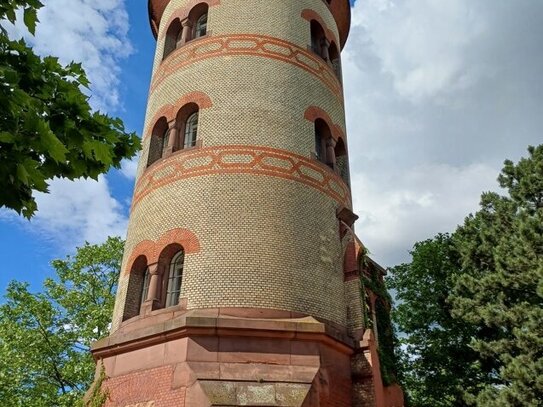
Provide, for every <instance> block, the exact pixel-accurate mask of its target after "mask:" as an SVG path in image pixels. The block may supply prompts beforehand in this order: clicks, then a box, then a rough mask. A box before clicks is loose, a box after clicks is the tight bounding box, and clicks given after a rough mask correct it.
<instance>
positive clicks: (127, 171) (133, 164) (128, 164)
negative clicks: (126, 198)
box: [120, 154, 140, 180]
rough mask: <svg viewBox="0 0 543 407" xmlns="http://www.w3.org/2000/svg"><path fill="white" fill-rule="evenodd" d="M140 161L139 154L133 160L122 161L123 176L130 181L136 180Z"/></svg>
mask: <svg viewBox="0 0 543 407" xmlns="http://www.w3.org/2000/svg"><path fill="white" fill-rule="evenodd" d="M139 159H140V156H139V154H138V155H137V156H136V157H135V158H133V159H131V160H122V161H121V170H120V171H121V174H123V175H124V176H125V177H126V178H128V179H130V180H134V179H136V172H137V170H138V161H139Z"/></svg>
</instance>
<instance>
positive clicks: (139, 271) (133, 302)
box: [123, 256, 149, 321]
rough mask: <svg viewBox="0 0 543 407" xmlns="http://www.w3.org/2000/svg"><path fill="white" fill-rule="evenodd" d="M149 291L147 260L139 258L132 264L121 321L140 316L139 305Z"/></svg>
mask: <svg viewBox="0 0 543 407" xmlns="http://www.w3.org/2000/svg"><path fill="white" fill-rule="evenodd" d="M148 290H149V268H148V266H147V258H146V257H145V256H139V257H137V258H136V260H135V261H134V263H133V264H132V269H131V270H130V275H129V277H128V287H127V289H126V300H125V303H124V309H123V321H126V320H127V319H130V318H133V317H135V316H137V315H139V314H140V310H141V305H142V304H143V302H144V301H145V300H146V299H147V293H148Z"/></svg>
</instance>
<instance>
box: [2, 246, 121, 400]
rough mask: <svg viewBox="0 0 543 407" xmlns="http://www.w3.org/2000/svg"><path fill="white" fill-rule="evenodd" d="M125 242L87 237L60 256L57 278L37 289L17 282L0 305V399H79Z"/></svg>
mask: <svg viewBox="0 0 543 407" xmlns="http://www.w3.org/2000/svg"><path fill="white" fill-rule="evenodd" d="M123 247H124V243H123V241H122V240H120V239H119V238H109V239H108V240H107V241H106V242H105V243H104V244H102V245H90V244H85V245H84V246H83V247H80V248H78V250H77V253H76V254H75V256H73V257H71V256H68V257H67V258H66V259H65V260H54V261H53V262H52V266H53V267H54V269H55V270H56V273H57V278H56V279H47V280H46V281H45V283H44V289H43V291H42V292H39V293H32V292H30V290H29V287H28V285H27V284H24V283H18V282H12V283H10V285H9V286H8V289H7V293H6V295H5V302H4V303H3V304H2V305H1V306H0V401H1V403H0V404H2V405H9V406H13V407H18V406H21V407H22V406H32V407H41V406H43V407H50V406H61V407H64V406H65V407H68V406H70V407H71V406H74V405H76V403H77V401H78V400H80V399H81V396H82V394H83V393H84V392H85V391H86V390H87V389H88V388H89V386H90V384H91V382H92V379H93V378H94V371H95V365H94V362H93V360H92V357H91V355H90V352H89V346H90V343H91V342H92V341H94V340H96V339H99V338H101V337H103V336H105V335H107V331H108V325H109V322H110V319H111V314H112V311H113V304H114V294H115V290H116V283H117V279H118V276H119V271H120V267H121V258H122V252H123Z"/></svg>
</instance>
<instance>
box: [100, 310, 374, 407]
mask: <svg viewBox="0 0 543 407" xmlns="http://www.w3.org/2000/svg"><path fill="white" fill-rule="evenodd" d="M216 312H217V314H216V315H209V311H207V312H206V313H207V315H206V314H205V313H204V314H203V313H202V312H201V311H200V312H198V311H193V312H190V311H189V312H185V313H184V314H181V315H175V313H171V314H161V315H157V316H155V317H153V318H146V319H145V320H144V322H143V320H142V322H138V321H136V322H135V323H133V324H128V325H125V326H123V328H122V329H121V330H120V331H118V332H116V333H115V334H114V335H112V336H110V337H108V338H106V339H104V340H102V341H100V342H98V343H96V344H95V346H94V347H93V355H94V357H95V359H97V362H98V363H97V366H98V369H100V366H101V365H102V363H103V366H104V368H105V373H106V376H107V380H106V381H105V382H104V384H103V388H104V390H106V391H107V393H108V400H107V402H106V404H105V406H106V407H112V406H122V407H151V406H153V407H173V406H176V407H178V406H190V407H200V406H285V407H287V406H288V407H290V406H292V407H294V406H304V407H306V406H307V407H321V406H334V407H350V406H355V405H360V406H362V405H376V404H375V400H371V397H370V398H369V399H367V400H366V401H368V402H369V403H366V402H364V401H363V400H364V398H362V399H360V402H356V401H355V402H354V403H353V388H354V386H353V384H352V383H353V381H352V377H351V356H352V355H353V352H354V348H355V346H354V344H353V343H352V342H351V341H350V340H349V338H348V337H347V336H344V335H342V334H341V333H340V332H338V331H336V330H333V329H331V328H329V327H327V325H326V324H323V323H321V322H318V321H316V320H315V319H313V318H310V317H305V318H285V319H258V318H241V317H229V316H220V315H218V311H216ZM151 322H152V323H151ZM100 362H101V363H100ZM355 390H356V389H355ZM370 393H371V389H370ZM368 394H369V393H368ZM359 403H362V404H359ZM382 405H384V404H382Z"/></svg>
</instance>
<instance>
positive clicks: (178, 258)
mask: <svg viewBox="0 0 543 407" xmlns="http://www.w3.org/2000/svg"><path fill="white" fill-rule="evenodd" d="M184 261H185V252H184V251H183V250H181V251H179V252H178V253H177V254H176V255H175V256H173V258H172V261H171V263H170V267H169V272H168V284H167V289H166V307H173V306H174V305H177V304H179V295H180V294H181V282H182V280H183V263H184Z"/></svg>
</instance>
